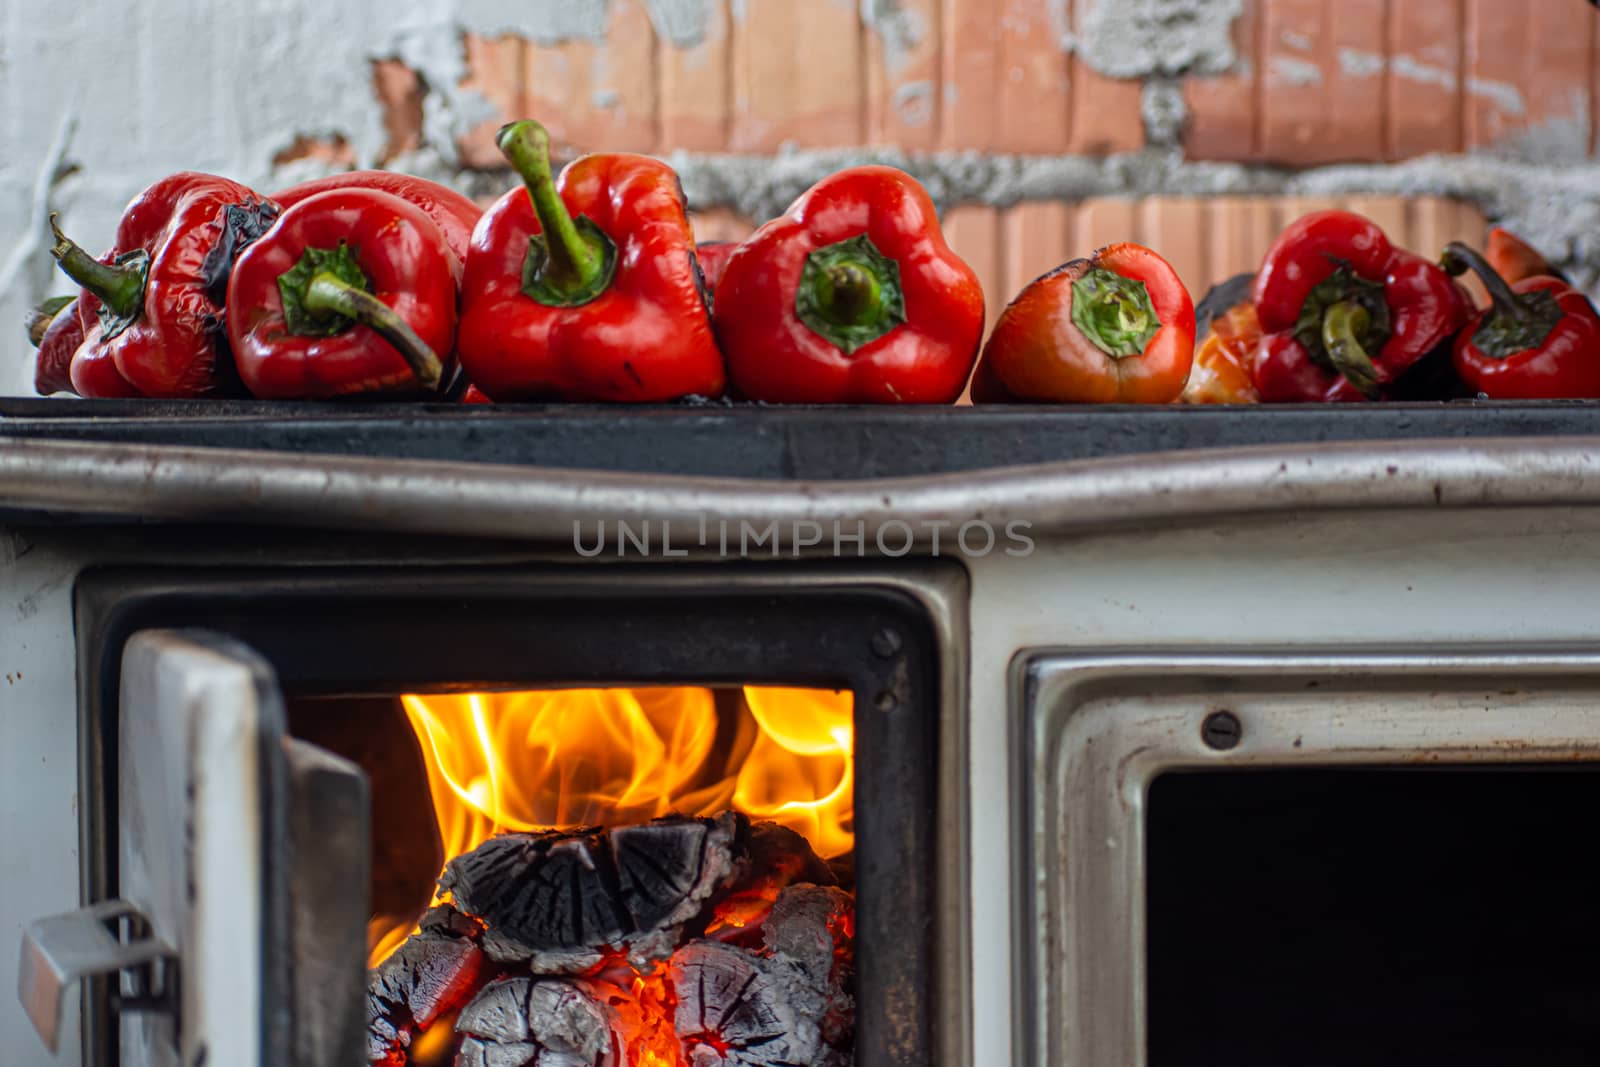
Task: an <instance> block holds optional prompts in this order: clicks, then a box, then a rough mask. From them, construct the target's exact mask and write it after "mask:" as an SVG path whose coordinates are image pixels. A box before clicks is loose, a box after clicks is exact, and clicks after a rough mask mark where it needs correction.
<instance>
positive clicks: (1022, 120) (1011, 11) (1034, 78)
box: [954, 0, 1072, 155]
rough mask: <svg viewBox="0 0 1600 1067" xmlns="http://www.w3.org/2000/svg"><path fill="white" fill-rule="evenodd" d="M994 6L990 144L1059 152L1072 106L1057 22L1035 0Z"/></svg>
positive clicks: (1006, 1) (1011, 0) (1006, 148)
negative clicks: (996, 26) (996, 36)
mask: <svg viewBox="0 0 1600 1067" xmlns="http://www.w3.org/2000/svg"><path fill="white" fill-rule="evenodd" d="M998 7H999V11H998V13H997V16H996V17H998V19H999V22H1000V42H999V43H1000V53H999V70H998V79H997V81H996V82H995V84H994V86H993V87H992V90H991V92H992V99H993V101H994V108H995V110H994V113H993V115H992V117H991V121H992V122H993V123H994V130H995V141H994V148H995V150H996V151H1000V152H1022V153H1035V154H1040V155H1053V154H1056V153H1059V152H1064V151H1066V148H1067V138H1068V124H1069V123H1070V122H1071V120H1072V112H1071V107H1070V102H1069V89H1070V86H1069V84H1068V71H1069V63H1068V59H1067V54H1066V52H1065V51H1063V50H1062V47H1061V39H1060V36H1059V34H1060V31H1061V29H1062V27H1060V26H1056V25H1052V21H1051V16H1050V12H1049V9H1048V8H1047V6H1046V5H1045V4H1042V3H1039V2H1038V0H999V2H998ZM954 147H957V148H962V147H965V146H964V145H956V146H954Z"/></svg>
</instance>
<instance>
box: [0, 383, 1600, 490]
mask: <svg viewBox="0 0 1600 1067" xmlns="http://www.w3.org/2000/svg"><path fill="white" fill-rule="evenodd" d="M1539 436H1594V437H1596V438H1597V444H1600V402H1584V401H1574V402H1532V403H1522V404H1508V403H1492V404H1491V403H1478V402H1473V401H1456V402H1453V403H1446V404H1382V405H1379V404H1352V405H1304V406H1290V405H1284V406H1278V405H1261V406H1254V407H1177V406H1173V407H1121V406H1117V407H1111V406H1107V407H1043V406H1040V407H1021V406H1019V407H983V408H944V407H874V408H862V407H760V406H753V405H749V406H746V405H732V406H723V405H715V404H706V405H695V406H691V405H682V406H668V407H597V406H579V405H496V406H489V405H427V404H328V403H266V402H259V401H120V400H54V399H38V398H4V399H0V448H3V447H4V442H5V440H6V439H8V438H11V439H52V440H77V441H99V442H115V443H130V444H169V445H187V446H196V447H213V448H259V449H268V450H272V451H277V452H305V453H313V452H320V453H331V454H336V455H347V456H378V457H392V458H402V459H432V460H455V461H476V462H482V463H497V464H511V465H521V466H542V467H568V468H578V469H589V470H604V471H629V472H637V473H660V474H667V473H671V474H700V475H706V476H729V477H747V478H774V479H804V480H820V479H839V478H876V477H894V476H918V475H927V474H938V473H943V472H953V471H964V470H982V469H985V468H992V467H1010V466H1017V465H1021V464H1032V463H1048V462H1055V461H1061V460H1072V459H1094V458H1100V457H1107V456H1121V455H1129V454H1135V453H1142V452H1167V451H1175V450H1184V449H1194V448H1226V447H1232V446H1243V445H1274V444H1307V443H1317V442H1328V441H1390V440H1396V441H1397V440H1417V439H1451V438H1483V437H1539Z"/></svg>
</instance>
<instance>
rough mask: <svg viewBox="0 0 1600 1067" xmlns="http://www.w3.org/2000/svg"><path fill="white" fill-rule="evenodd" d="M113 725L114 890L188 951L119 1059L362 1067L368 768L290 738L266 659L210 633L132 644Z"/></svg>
mask: <svg viewBox="0 0 1600 1067" xmlns="http://www.w3.org/2000/svg"><path fill="white" fill-rule="evenodd" d="M119 723H120V726H119V745H118V751H119V755H118V775H119V783H120V784H119V807H118V811H119V817H118V823H119V827H118V834H119V845H118V857H119V860H118V862H119V874H118V880H119V888H120V896H121V898H122V900H123V901H125V902H126V903H127V904H129V905H132V906H133V907H135V908H137V909H138V911H139V912H141V913H142V914H143V915H144V916H145V917H146V918H147V919H148V921H149V926H150V929H151V931H152V933H153V934H154V936H155V937H157V938H158V939H160V940H161V941H162V942H164V943H165V944H166V945H167V946H168V947H169V948H170V949H171V950H172V954H173V956H174V957H175V958H176V961H177V982H176V986H177V988H176V990H175V994H176V995H175V996H174V997H173V998H172V1001H171V1003H170V1004H169V1005H168V1007H170V1008H171V1009H172V1010H170V1011H166V1012H154V1011H149V1010H144V1011H137V1012H130V1011H128V1010H127V1007H128V1006H127V1005H124V1010H123V1012H122V1022H121V1029H122V1055H121V1065H122V1067H197V1065H199V1064H213V1065H216V1064H228V1065H229V1067H277V1065H280V1064H294V1065H297V1067H333V1065H335V1064H337V1065H341V1067H343V1065H348V1064H352V1063H360V1062H361V1061H362V1049H363V1047H364V1046H363V1042H362V1030H363V1025H362V1020H363V1018H364V1003H363V998H364V977H365V971H364V962H365V955H366V943H365V923H366V918H367V898H368V892H369V890H368V884H369V878H368V871H367V865H368V851H369V845H368V826H369V817H368V798H367V783H366V779H365V777H364V775H363V774H362V773H361V771H360V770H359V769H358V768H356V767H354V766H353V765H352V764H349V763H347V762H345V761H343V760H340V759H338V758H337V757H334V756H332V755H330V754H328V753H326V752H322V751H321V750H317V749H315V748H314V747H313V746H310V745H307V744H305V743H303V742H299V741H295V740H293V739H291V738H290V737H288V735H287V730H286V723H285V713H284V704H283V698H282V695H281V693H280V692H279V690H278V685H277V681H276V678H275V677H274V674H273V671H272V668H271V667H270V665H268V664H267V663H266V662H265V661H264V660H263V659H261V657H259V656H258V655H256V654H255V653H254V652H252V651H251V650H250V649H249V648H247V647H245V646H243V645H241V644H239V643H237V642H235V641H232V640H230V639H227V638H223V637H220V636H218V635H216V634H212V633H207V632H204V631H193V630H185V631H176V630H146V631H142V632H140V633H137V634H135V635H134V636H133V637H132V638H131V639H130V640H129V641H128V644H127V646H126V648H125V650H124V653H123V660H122V679H121V699H120V716H119ZM126 992H127V988H126V986H124V993H126Z"/></svg>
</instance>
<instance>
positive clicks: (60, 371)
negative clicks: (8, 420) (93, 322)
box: [28, 296, 83, 396]
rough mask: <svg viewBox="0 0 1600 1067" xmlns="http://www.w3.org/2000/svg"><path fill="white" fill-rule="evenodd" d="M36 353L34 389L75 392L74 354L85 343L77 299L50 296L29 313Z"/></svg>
mask: <svg viewBox="0 0 1600 1067" xmlns="http://www.w3.org/2000/svg"><path fill="white" fill-rule="evenodd" d="M28 340H29V341H31V342H32V343H33V347H34V348H36V349H38V352H36V353H35V354H34V362H33V388H34V390H35V391H36V392H37V393H38V394H39V395H40V396H50V395H51V394H53V393H66V392H71V391H72V356H73V353H75V352H77V350H78V346H79V345H81V344H83V320H81V319H80V318H78V298H77V297H73V296H56V297H51V298H50V299H49V300H46V301H45V302H44V303H42V304H40V305H39V306H38V307H36V308H34V309H33V311H31V312H30V313H29V314H28Z"/></svg>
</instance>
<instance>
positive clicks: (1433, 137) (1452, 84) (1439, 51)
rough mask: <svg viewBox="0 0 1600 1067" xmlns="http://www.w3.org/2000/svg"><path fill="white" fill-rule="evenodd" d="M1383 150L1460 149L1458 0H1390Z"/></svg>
mask: <svg viewBox="0 0 1600 1067" xmlns="http://www.w3.org/2000/svg"><path fill="white" fill-rule="evenodd" d="M1389 41H1390V51H1391V55H1390V57H1389V63H1388V70H1387V71H1386V73H1385V77H1386V78H1387V79H1388V83H1387V86H1386V92H1387V96H1386V102H1387V107H1388V112H1387V115H1386V117H1385V124H1386V125H1385V130H1384V134H1385V138H1386V140H1387V144H1386V152H1385V154H1386V156H1387V157H1388V158H1390V159H1407V158H1409V157H1411V156H1420V155H1426V154H1427V153H1429V152H1458V151H1460V150H1461V132H1462V112H1461V45H1462V25H1461V6H1460V5H1459V4H1457V3H1445V4H1441V3H1415V2H1413V3H1392V2H1391V3H1390V5H1389Z"/></svg>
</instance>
